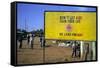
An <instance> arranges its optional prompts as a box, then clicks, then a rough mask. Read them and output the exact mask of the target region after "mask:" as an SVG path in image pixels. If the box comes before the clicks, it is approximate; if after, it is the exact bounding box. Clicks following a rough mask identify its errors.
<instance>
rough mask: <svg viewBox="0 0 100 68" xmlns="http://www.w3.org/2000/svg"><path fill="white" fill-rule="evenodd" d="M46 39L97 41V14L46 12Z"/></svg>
mask: <svg viewBox="0 0 100 68" xmlns="http://www.w3.org/2000/svg"><path fill="white" fill-rule="evenodd" d="M45 39H59V40H87V41H96V12H45Z"/></svg>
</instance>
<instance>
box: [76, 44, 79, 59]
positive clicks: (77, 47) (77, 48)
mask: <svg viewBox="0 0 100 68" xmlns="http://www.w3.org/2000/svg"><path fill="white" fill-rule="evenodd" d="M76 50H77V57H80V44H78V45H77V46H76Z"/></svg>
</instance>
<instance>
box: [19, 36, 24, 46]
mask: <svg viewBox="0 0 100 68" xmlns="http://www.w3.org/2000/svg"><path fill="white" fill-rule="evenodd" d="M19 42H20V45H19V48H22V42H23V36H22V35H21V36H20V39H19Z"/></svg>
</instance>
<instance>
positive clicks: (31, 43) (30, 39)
mask: <svg viewBox="0 0 100 68" xmlns="http://www.w3.org/2000/svg"><path fill="white" fill-rule="evenodd" d="M39 38H40V46H41V47H43V45H44V39H43V37H42V34H40V36H39ZM34 39H35V36H34V34H28V35H27V45H29V46H30V47H31V49H33V48H34ZM22 42H23V36H20V39H19V43H20V45H19V48H22V45H23V44H22Z"/></svg>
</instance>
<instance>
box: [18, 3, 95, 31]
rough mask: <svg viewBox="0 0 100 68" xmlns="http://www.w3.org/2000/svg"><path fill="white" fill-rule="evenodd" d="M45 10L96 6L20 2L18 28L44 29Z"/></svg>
mask: <svg viewBox="0 0 100 68" xmlns="http://www.w3.org/2000/svg"><path fill="white" fill-rule="evenodd" d="M44 11H96V8H94V7H79V6H59V5H43V4H28V3H18V4H17V29H25V28H26V30H27V31H28V32H29V31H33V30H37V29H43V28H44ZM25 23H26V24H25Z"/></svg>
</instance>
